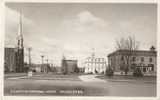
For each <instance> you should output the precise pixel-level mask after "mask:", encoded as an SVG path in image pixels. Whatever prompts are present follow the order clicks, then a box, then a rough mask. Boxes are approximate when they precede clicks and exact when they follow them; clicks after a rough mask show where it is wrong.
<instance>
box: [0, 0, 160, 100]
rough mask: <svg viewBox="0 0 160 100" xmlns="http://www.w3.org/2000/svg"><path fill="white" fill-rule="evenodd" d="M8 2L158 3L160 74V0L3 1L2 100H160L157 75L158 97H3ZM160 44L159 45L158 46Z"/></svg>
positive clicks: (0, 6) (0, 25)
mask: <svg viewBox="0 0 160 100" xmlns="http://www.w3.org/2000/svg"><path fill="white" fill-rule="evenodd" d="M6 2H16V3H17V2H21V3H22V2H24V3H29V2H30V3H56V2H58V3H156V4H158V14H157V50H158V57H157V73H160V68H159V65H160V54H159V51H160V40H159V39H160V38H159V37H160V34H159V33H160V29H159V27H160V20H159V19H160V6H159V3H160V0H3V1H1V2H0V67H1V70H0V80H2V81H0V82H1V83H0V84H1V86H0V87H1V89H0V93H1V98H0V99H2V100H28V99H30V100H57V99H58V100H64V99H68V100H73V99H76V100H83V99H86V100H96V99H101V100H139V99H140V100H158V99H159V100H160V74H158V75H157V97H110V96H103V97H99V96H96V97H94V96H89V97H87V96H82V97H81V96H78V97H74V96H48V97H47V96H43V97H42V96H3V61H4V39H5V38H4V33H5V31H4V29H5V22H4V19H5V14H4V13H5V10H4V8H5V3H6ZM158 44H159V45H158Z"/></svg>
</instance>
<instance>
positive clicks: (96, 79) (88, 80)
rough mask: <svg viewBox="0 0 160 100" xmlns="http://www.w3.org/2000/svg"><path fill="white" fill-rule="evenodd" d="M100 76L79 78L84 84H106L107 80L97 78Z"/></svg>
mask: <svg viewBox="0 0 160 100" xmlns="http://www.w3.org/2000/svg"><path fill="white" fill-rule="evenodd" d="M96 76H98V75H81V76H79V78H80V79H81V80H82V81H84V82H106V81H105V80H102V79H99V78H96Z"/></svg>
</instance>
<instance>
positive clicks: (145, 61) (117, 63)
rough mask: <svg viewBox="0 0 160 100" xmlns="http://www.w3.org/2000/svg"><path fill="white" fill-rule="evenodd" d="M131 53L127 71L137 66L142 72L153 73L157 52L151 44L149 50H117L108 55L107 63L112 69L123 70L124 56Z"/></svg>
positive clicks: (155, 67) (155, 68)
mask: <svg viewBox="0 0 160 100" xmlns="http://www.w3.org/2000/svg"><path fill="white" fill-rule="evenodd" d="M129 53H131V56H130V60H129V61H130V62H129V63H130V65H131V66H130V67H129V68H128V70H129V72H132V71H133V70H134V69H135V68H139V69H140V70H141V71H142V72H143V73H144V74H145V73H146V74H147V73H155V72H156V70H157V62H156V60H157V52H156V51H155V48H154V47H153V46H152V47H151V48H150V50H148V51H144V50H134V51H132V52H131V51H129V50H118V51H115V52H113V53H111V54H109V55H108V64H109V66H110V67H111V68H113V69H114V71H116V72H119V71H122V70H123V67H124V66H125V65H126V64H125V60H126V59H125V56H126V55H128V54H129Z"/></svg>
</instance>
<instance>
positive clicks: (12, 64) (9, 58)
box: [4, 14, 24, 72]
mask: <svg viewBox="0 0 160 100" xmlns="http://www.w3.org/2000/svg"><path fill="white" fill-rule="evenodd" d="M4 69H5V71H6V72H7V71H8V72H10V71H11V72H24V47H23V35H22V21H21V14H20V22H19V29H18V36H17V46H16V48H5V68H4ZM8 69H9V70H8Z"/></svg>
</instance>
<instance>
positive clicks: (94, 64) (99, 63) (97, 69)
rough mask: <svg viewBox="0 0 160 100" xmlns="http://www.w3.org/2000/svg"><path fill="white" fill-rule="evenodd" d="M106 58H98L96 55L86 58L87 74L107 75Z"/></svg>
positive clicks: (85, 70)
mask: <svg viewBox="0 0 160 100" xmlns="http://www.w3.org/2000/svg"><path fill="white" fill-rule="evenodd" d="M106 67H107V66H106V60H105V58H96V57H95V55H94V54H92V56H91V57H88V58H86V60H85V63H84V68H85V69H84V72H85V73H93V74H96V73H105V70H106Z"/></svg>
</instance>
